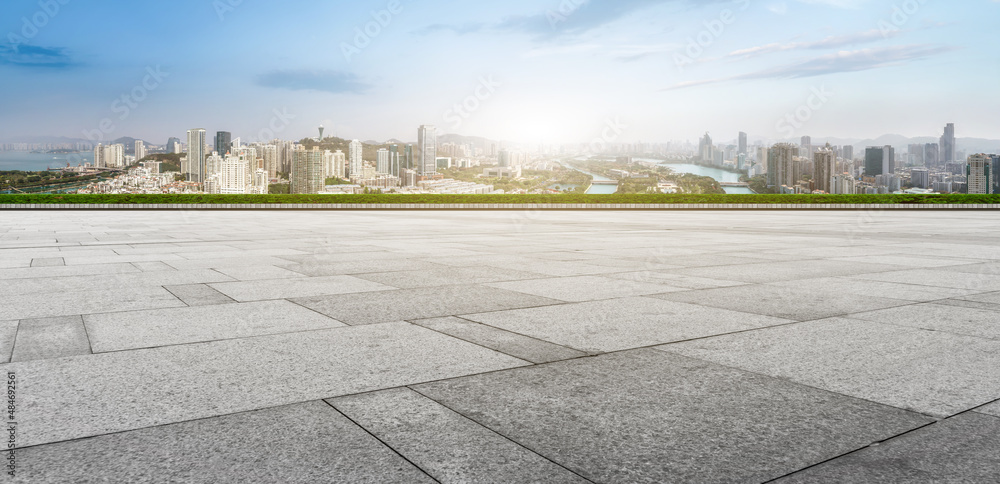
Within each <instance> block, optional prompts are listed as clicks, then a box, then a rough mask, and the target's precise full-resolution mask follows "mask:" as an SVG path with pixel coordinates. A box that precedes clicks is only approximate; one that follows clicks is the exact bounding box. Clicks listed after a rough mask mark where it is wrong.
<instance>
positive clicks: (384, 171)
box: [375, 148, 389, 175]
mask: <svg viewBox="0 0 1000 484" xmlns="http://www.w3.org/2000/svg"><path fill="white" fill-rule="evenodd" d="M375 172H376V173H378V174H379V175H388V174H389V150H387V149H385V148H381V149H379V150H378V152H377V153H376V156H375Z"/></svg>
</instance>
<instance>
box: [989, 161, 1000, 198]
mask: <svg viewBox="0 0 1000 484" xmlns="http://www.w3.org/2000/svg"><path fill="white" fill-rule="evenodd" d="M990 160H992V161H993V165H992V168H991V171H992V173H993V193H994V194H998V193H1000V155H990Z"/></svg>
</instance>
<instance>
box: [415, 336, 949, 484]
mask: <svg viewBox="0 0 1000 484" xmlns="http://www.w3.org/2000/svg"><path fill="white" fill-rule="evenodd" d="M414 389H415V390H416V391H418V392H420V393H421V394H424V395H426V396H428V397H429V398H432V399H434V400H435V401H437V402H439V403H441V404H443V405H445V406H447V407H448V408H450V409H452V410H454V411H456V412H458V413H460V414H462V415H464V416H466V417H468V418H470V419H472V420H474V421H476V422H477V423H479V424H480V425H483V426H485V427H487V428H490V429H492V430H493V431H495V432H497V433H499V434H502V435H504V436H505V437H507V438H509V439H511V440H513V441H514V442H517V443H518V444H520V445H522V446H524V447H526V448H528V449H530V450H532V451H534V452H536V453H538V454H540V455H542V456H544V457H546V458H548V459H550V460H552V461H554V462H556V463H558V464H560V465H562V466H564V467H566V468H568V469H571V470H573V471H574V472H576V473H578V474H580V475H582V476H583V477H585V478H588V479H590V480H592V481H594V482H604V483H613V482H628V483H660V482H692V483H695V482H697V483H704V482H764V481H766V480H768V479H773V478H776V477H780V476H783V475H785V474H787V473H789V472H792V471H795V470H798V469H801V468H802V467H805V466H808V465H812V464H817V463H819V462H822V461H824V460H826V459H830V458H833V457H836V456H838V455H841V454H843V453H846V452H850V451H853V450H856V449H859V448H862V447H864V446H867V445H869V444H871V443H872V442H876V441H879V440H883V439H886V438H889V437H891V436H894V435H897V434H899V433H901V432H905V431H908V430H911V429H914V428H917V427H919V426H922V425H925V424H927V423H930V422H931V421H932V419H930V418H927V417H925V416H921V415H918V414H914V413H911V412H906V411H903V410H899V409H895V408H891V407H887V406H884V405H879V404H875V403H871V402H865V401H862V400H858V399H854V398H850V397H845V396H842V395H836V394H833V393H830V392H825V391H822V390H817V389H814V388H809V387H805V386H801V385H797V384H794V383H791V382H788V381H783V380H780V379H776V378H770V377H766V376H763V375H758V374H753V373H749V372H744V371H740V370H736V369H732V368H726V367H722V366H718V365H714V364H711V363H707V362H704V361H699V360H694V359H689V358H684V357H680V356H677V355H669V354H667V353H663V352H657V351H654V350H649V349H644V350H635V351H628V352H622V353H616V354H613V355H603V356H597V357H594V358H587V359H583V360H571V361H565V362H558V363H552V364H548V365H539V366H533V367H529V368H523V369H517V370H512V371H505V372H498V373H491V374H484V375H476V376H470V377H466V378H458V379H453V380H447V381H441V382H435V383H430V384H426V385H417V386H415V387H414ZM734 402H739V404H736V405H734Z"/></svg>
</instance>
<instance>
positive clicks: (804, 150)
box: [799, 136, 813, 158]
mask: <svg viewBox="0 0 1000 484" xmlns="http://www.w3.org/2000/svg"><path fill="white" fill-rule="evenodd" d="M812 145H813V141H812V137H811V136H803V137H802V144H801V145H799V154H800V156H802V157H805V158H812V152H813V146H812Z"/></svg>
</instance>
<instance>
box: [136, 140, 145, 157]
mask: <svg viewBox="0 0 1000 484" xmlns="http://www.w3.org/2000/svg"><path fill="white" fill-rule="evenodd" d="M145 157H146V144H145V143H143V142H142V141H140V140H136V141H135V161H139V160H142V159H143V158H145Z"/></svg>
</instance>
